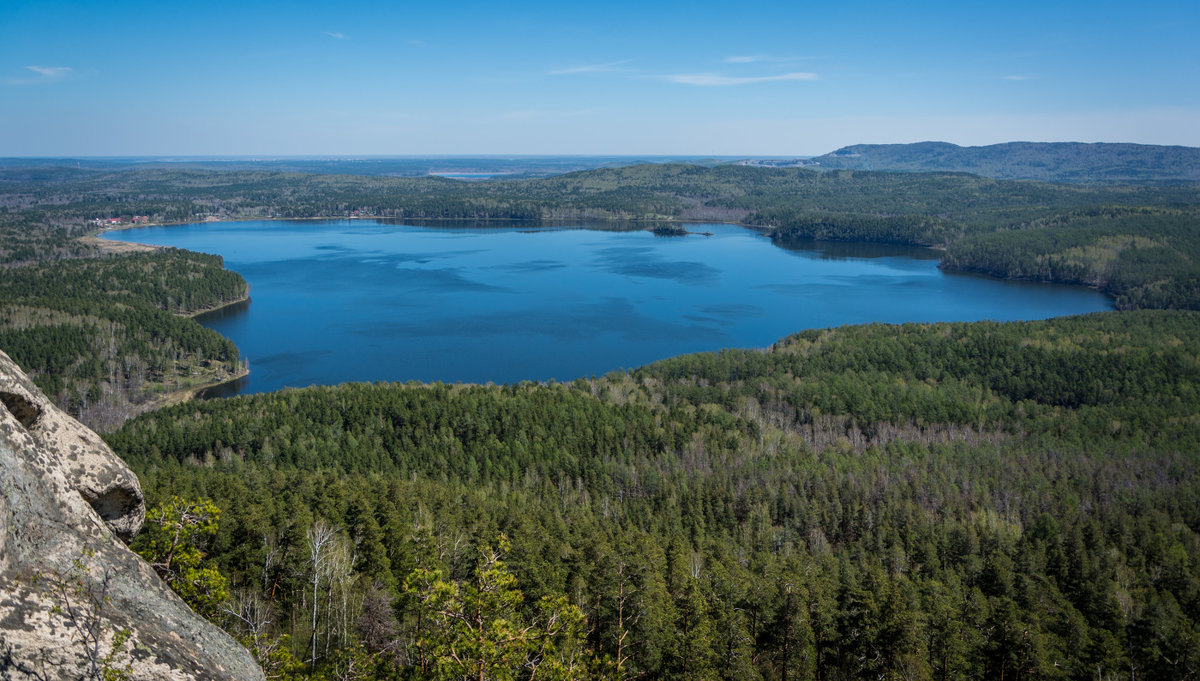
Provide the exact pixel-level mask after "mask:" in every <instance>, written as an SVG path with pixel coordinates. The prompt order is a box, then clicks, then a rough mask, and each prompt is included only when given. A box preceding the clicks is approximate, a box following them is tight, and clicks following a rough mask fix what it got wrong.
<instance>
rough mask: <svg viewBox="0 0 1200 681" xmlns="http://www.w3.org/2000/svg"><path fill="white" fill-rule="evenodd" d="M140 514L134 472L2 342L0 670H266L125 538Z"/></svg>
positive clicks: (168, 673)
mask: <svg viewBox="0 0 1200 681" xmlns="http://www.w3.org/2000/svg"><path fill="white" fill-rule="evenodd" d="M145 514H146V507H145V504H144V502H143V496H142V489H141V486H140V485H139V484H138V481H137V477H136V476H135V475H134V474H133V472H132V471H130V470H129V468H128V467H126V466H125V464H124V462H122V461H121V460H120V458H118V457H117V456H116V455H115V454H114V453H113V452H112V450H110V449H109V448H108V446H107V445H105V444H104V442H103V441H102V440H101V439H100V437H99V436H98V435H96V434H95V433H93V432H92V431H90V430H88V429H87V428H85V427H84V426H83V425H81V424H80V423H79V422H77V421H75V420H74V419H72V418H71V417H70V416H68V415H67V414H65V413H63V412H62V411H61V410H60V409H58V408H57V407H56V406H55V405H54V404H53V403H51V402H50V400H48V399H47V398H46V396H45V395H43V394H42V393H41V391H40V390H38V389H37V387H36V386H35V385H34V384H33V383H32V382H31V381H30V380H29V378H28V377H26V376H25V375H24V374H23V373H22V372H21V370H20V369H19V368H18V367H17V366H16V364H14V363H13V362H12V360H11V359H9V357H8V355H6V354H4V353H3V352H0V678H3V679H60V678H61V679H67V678H70V679H77V678H93V677H95V676H97V670H101V668H102V667H103V668H106V669H109V670H116V671H126V672H128V674H129V678H132V679H145V680H149V679H239V680H241V679H250V680H254V679H262V678H263V674H262V671H261V669H259V667H258V665H257V664H256V663H255V661H254V659H253V658H252V656H251V655H250V653H249V652H248V651H247V650H246V649H245V648H243V647H242V646H241V645H239V644H238V643H237V642H236V641H235V640H233V638H232V637H230V636H229V635H227V634H226V633H224V632H223V631H221V630H220V629H219V628H217V627H215V626H213V625H212V624H210V623H209V622H207V621H206V620H204V619H203V618H201V617H200V616H199V615H197V614H196V613H194V612H192V610H191V609H190V608H188V606H187V605H186V604H184V603H183V601H181V600H180V599H179V597H178V596H176V595H175V594H174V593H173V592H172V591H171V590H170V589H169V588H167V586H166V585H165V584H163V582H162V580H160V579H159V578H158V576H157V575H156V574H155V573H154V571H153V570H152V569H151V568H150V566H149V565H147V564H146V563H145V562H144V561H142V560H141V558H139V557H138V556H137V555H136V554H134V553H133V552H132V551H130V550H129V548H128V547H127V546H126V543H127V542H129V541H130V540H131V539H132V538H133V536H134V535H136V534H137V532H138V530H139V529H141V526H142V523H143V521H144V520H145ZM89 632H91V633H89Z"/></svg>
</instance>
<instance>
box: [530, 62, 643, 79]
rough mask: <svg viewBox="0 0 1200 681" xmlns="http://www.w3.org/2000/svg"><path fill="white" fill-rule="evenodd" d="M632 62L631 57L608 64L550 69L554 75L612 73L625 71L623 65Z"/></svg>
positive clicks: (550, 72)
mask: <svg viewBox="0 0 1200 681" xmlns="http://www.w3.org/2000/svg"><path fill="white" fill-rule="evenodd" d="M629 62H630V60H629V59H623V60H621V61H613V62H608V63H606V64H587V65H584V66H570V67H567V68H565V69H554V70H553V71H549V74H550V75H552V76H566V75H570V74H574V73H612V72H613V71H624V70H625V69H623V68H622V67H623V66H624V65H625V64H628V63H629Z"/></svg>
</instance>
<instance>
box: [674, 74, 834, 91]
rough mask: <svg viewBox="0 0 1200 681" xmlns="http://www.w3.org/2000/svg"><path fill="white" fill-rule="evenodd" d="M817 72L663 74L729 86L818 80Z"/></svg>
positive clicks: (686, 82)
mask: <svg viewBox="0 0 1200 681" xmlns="http://www.w3.org/2000/svg"><path fill="white" fill-rule="evenodd" d="M817 78H818V76H817V74H815V73H808V72H806V71H795V72H792V73H780V74H778V75H774V76H722V75H720V74H717V73H677V74H672V75H667V76H662V79H663V80H666V81H668V82H671V83H679V84H681V85H698V86H701V87H728V86H730V85H750V84H752V83H771V82H776V81H783V80H817Z"/></svg>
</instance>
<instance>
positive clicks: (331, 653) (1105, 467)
mask: <svg viewBox="0 0 1200 681" xmlns="http://www.w3.org/2000/svg"><path fill="white" fill-rule="evenodd" d="M1197 338H1200V315H1198V314H1197V313H1193V312H1129V313H1102V314H1096V315H1089V316H1084V317H1075V318H1064V319H1056V320H1052V321H1045V322H1029V323H1008V324H998V323H986V322H980V323H963V324H906V325H902V326H887V325H869V326H859V327H845V328H838V329H830V330H813V331H806V332H803V333H800V334H797V335H795V336H792V337H789V338H786V339H784V340H782V341H780V342H779V343H778V344H777V345H776V346H774V347H773V348H771V349H769V350H768V351H765V352H762V351H749V350H727V351H722V352H720V353H709V354H699V355H688V356H683V357H678V358H675V359H671V360H666V361H663V362H659V363H656V364H652V365H649V366H646V367H643V368H640V369H637V370H634V371H631V372H614V373H612V374H609V375H607V376H604V377H601V378H591V379H579V380H576V381H574V382H572V383H568V384H548V385H542V384H532V383H528V384H519V385H509V386H467V385H440V384H434V385H418V384H409V385H402V384H348V385H343V386H337V387H314V388H308V389H302V390H286V391H283V392H279V393H273V394H265V395H255V396H243V397H237V398H232V399H225V400H213V401H205V402H199V403H189V404H183V405H178V406H175V407H171V408H167V409H163V410H160V411H157V412H154V413H152V414H146V415H143V416H141V417H139V418H137V419H135V420H133V421H131V422H129V423H127V424H126V425H125V426H124V427H123V428H122V429H121V430H119V431H117V432H115V433H112V434H111V435H109V436H108V441H109V442H110V444H111V445H112V446H113V448H114V449H115V450H116V451H117V452H118V453H120V454H121V455H122V456H123V457H124V458H125V459H126V460H127V461H128V462H129V463H130V465H131V466H132V467H133V468H134V470H135V471H136V472H137V473H138V475H139V477H140V479H141V480H142V481H143V485H144V486H145V488H146V490H147V493H148V499H149V500H150V503H151V504H152V505H160V507H162V508H171V507H172V504H175V505H178V504H179V503H180V502H181V500H196V503H198V502H199V501H202V502H203V503H205V504H208V505H211V507H212V508H213V509H219V522H214V523H213V526H212V527H211V528H210V531H209V532H207V533H205V534H204V536H203V537H197V539H196V543H195V546H196V547H197V550H198V551H202V552H203V554H204V558H203V560H199V559H198V561H197V564H198V565H203V566H205V567H208V568H210V569H212V570H213V571H215V572H216V573H218V574H219V575H221V576H222V580H223V581H221V582H220V583H219V585H216V586H214V587H213V588H214V589H215V590H216V591H218V592H219V594H220V595H221V597H222V599H221V600H222V603H223V605H221V606H220V607H210V612H212V613H213V618H214V620H215V621H217V622H219V623H222V624H223V625H224V626H226V627H228V628H229V629H230V630H231V631H233V632H235V633H237V634H238V635H240V636H241V637H242V639H243V640H244V641H247V642H248V644H249V645H250V646H251V647H252V648H253V649H254V650H255V651H256V652H257V653H258V654H260V657H261V659H263V660H264V663H265V664H266V667H267V668H268V671H269V672H270V673H271V674H274V675H275V678H289V675H293V676H296V677H299V676H304V675H306V674H312V675H313V678H318V677H320V678H362V679H368V678H378V679H405V678H431V677H434V676H436V677H438V678H464V677H466V676H468V675H470V676H472V678H474V673H475V672H480V673H482V674H483V676H484V678H532V677H534V676H535V675H536V676H537V677H542V676H548V677H551V678H640V677H644V678H686V679H716V678H721V679H866V678H871V679H877V678H883V679H948V678H954V679H999V678H1002V677H1003V678H1006V679H1096V678H1100V679H1189V678H1195V677H1196V675H1197V674H1198V673H1200V626H1198V625H1200V571H1198V570H1197V563H1196V561H1197V559H1198V558H1200V534H1197V531H1198V530H1200V504H1198V503H1197V502H1198V501H1200V482H1198V481H1200V476H1198V475H1197V473H1198V471H1197V461H1196V452H1197V451H1200V421H1198V416H1197V414H1198V413H1200V412H1198V410H1197V409H1196V405H1197V404H1200V394H1198V391H1200V362H1198V360H1197V352H1196V349H1197V348H1196V339H1197ZM151 536H153V535H151ZM139 542H143V540H138V542H135V545H134V546H135V548H140V549H142V550H143V551H148V552H149V555H151V556H152V555H154V554H153V548H152V547H148V546H147V544H146V543H139ZM212 593H213V592H212V591H209V592H205V593H204V594H200V595H197V596H196V598H197V600H198V601H199V602H201V603H205V602H207V601H206V600H205V599H210V598H212ZM251 615H253V616H251ZM468 615H469V617H468ZM255 618H257V619H255ZM283 653H286V654H283ZM272 655H273V656H274V657H272ZM289 670H290V671H289ZM352 670H357V671H353V674H357V675H351V671H352Z"/></svg>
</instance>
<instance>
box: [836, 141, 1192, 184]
mask: <svg viewBox="0 0 1200 681" xmlns="http://www.w3.org/2000/svg"><path fill="white" fill-rule="evenodd" d="M813 161H814V162H815V163H817V164H818V166H819V167H822V168H847V169H856V170H871V169H874V170H901V171H908V172H930V171H943V172H944V171H958V172H968V173H974V174H976V175H983V176H985V177H995V178H1001V179H1010V180H1044V181H1049V182H1085V183H1098V182H1131V181H1156V180H1157V181H1162V180H1192V181H1195V180H1197V179H1200V149H1196V148H1195V147H1182V146H1159V145H1154V144H1111V143H1099V144H1084V143H1080V142H1050V143H1047V142H1008V143H1005V144H989V145H987V146H979V147H960V146H958V145H956V144H948V143H946V142H917V143H914V144H855V145H853V146H849V147H843V148H841V149H838V150H837V151H833V152H831V153H828V154H825V155H823V156H818V157H816V158H814V159H813Z"/></svg>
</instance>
